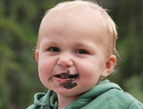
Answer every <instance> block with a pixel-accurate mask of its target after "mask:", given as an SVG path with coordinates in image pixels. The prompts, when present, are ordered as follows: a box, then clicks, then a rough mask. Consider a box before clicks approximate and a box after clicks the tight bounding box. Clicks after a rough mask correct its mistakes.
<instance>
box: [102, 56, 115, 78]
mask: <svg viewBox="0 0 143 109" xmlns="http://www.w3.org/2000/svg"><path fill="white" fill-rule="evenodd" d="M115 65H116V56H115V55H111V56H110V57H109V59H108V60H107V62H106V65H105V69H104V71H103V73H102V74H101V76H102V77H103V78H105V77H107V76H109V75H110V74H111V73H112V72H113V70H114V67H115Z"/></svg>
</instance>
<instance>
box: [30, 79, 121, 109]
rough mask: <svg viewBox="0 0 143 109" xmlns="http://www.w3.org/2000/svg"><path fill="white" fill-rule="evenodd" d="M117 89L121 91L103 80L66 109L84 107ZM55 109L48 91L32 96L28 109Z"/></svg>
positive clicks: (55, 96) (52, 94)
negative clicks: (98, 97) (103, 94)
mask: <svg viewBox="0 0 143 109" xmlns="http://www.w3.org/2000/svg"><path fill="white" fill-rule="evenodd" d="M110 89H117V90H122V89H121V88H120V87H119V86H118V85H117V84H115V83H111V82H110V81H109V80H104V81H102V82H100V83H99V84H98V85H97V86H95V87H93V88H92V89H91V90H89V91H87V92H85V93H84V94H82V95H81V96H80V97H79V98H78V99H77V100H75V101H73V102H72V103H71V104H70V105H68V106H67V107H66V109H79V108H81V107H83V106H84V105H86V104H88V103H89V102H90V101H91V100H93V99H95V98H96V97H97V96H99V95H101V94H102V93H104V92H106V91H108V90H110ZM35 108H38V109H57V108H58V99H57V95H56V93H55V92H54V91H52V90H48V93H46V94H45V93H37V94H35V96H34V104H33V105H31V106H30V107H29V108H28V109H35Z"/></svg>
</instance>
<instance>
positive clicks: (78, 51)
mask: <svg viewBox="0 0 143 109" xmlns="http://www.w3.org/2000/svg"><path fill="white" fill-rule="evenodd" d="M76 53H78V54H88V52H87V51H86V50H84V49H79V50H77V51H76Z"/></svg>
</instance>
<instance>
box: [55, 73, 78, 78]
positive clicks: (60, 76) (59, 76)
mask: <svg viewBox="0 0 143 109" xmlns="http://www.w3.org/2000/svg"><path fill="white" fill-rule="evenodd" d="M54 77H57V78H60V79H76V78H78V77H79V74H68V73H65V72H63V73H61V74H59V75H54Z"/></svg>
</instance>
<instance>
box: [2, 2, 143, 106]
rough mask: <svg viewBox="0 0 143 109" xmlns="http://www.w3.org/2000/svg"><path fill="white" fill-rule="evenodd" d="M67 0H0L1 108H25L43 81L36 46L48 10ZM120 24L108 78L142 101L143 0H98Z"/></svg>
mask: <svg viewBox="0 0 143 109" xmlns="http://www.w3.org/2000/svg"><path fill="white" fill-rule="evenodd" d="M62 1H66V0H0V109H25V108H26V107H27V106H29V105H30V104H32V103H33V95H34V93H36V92H47V89H46V88H45V87H44V86H43V85H42V84H41V82H40V80H39V77H38V72H37V63H36V61H35V57H34V55H35V53H34V52H35V48H36V41H37V34H38V28H39V25H40V22H41V19H42V17H43V15H44V13H45V11H46V10H47V9H49V8H51V7H53V6H54V5H56V4H57V3H59V2H62ZM97 2H98V4H100V5H101V6H103V7H104V8H107V9H108V10H109V12H108V13H109V14H110V16H111V17H112V18H113V20H114V21H115V23H116V24H117V27H118V37H119V39H118V41H117V50H118V52H119V54H120V56H121V59H118V63H117V66H116V72H115V73H114V74H112V75H111V76H110V77H109V79H110V80H111V81H113V82H116V83H118V84H119V85H120V86H121V87H122V88H123V89H124V90H125V91H127V92H129V93H131V94H132V95H133V96H135V97H136V98H137V99H139V100H140V101H141V102H143V0H97Z"/></svg>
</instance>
